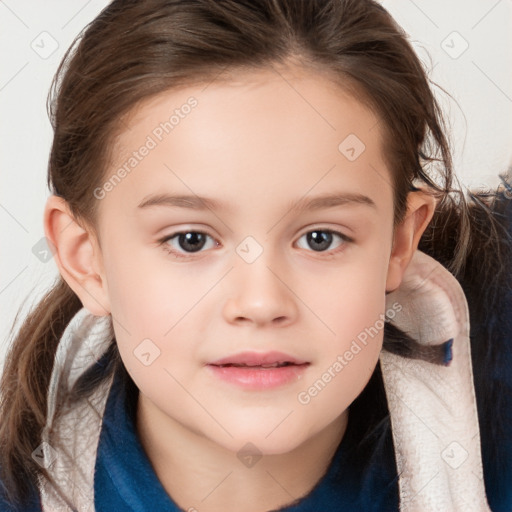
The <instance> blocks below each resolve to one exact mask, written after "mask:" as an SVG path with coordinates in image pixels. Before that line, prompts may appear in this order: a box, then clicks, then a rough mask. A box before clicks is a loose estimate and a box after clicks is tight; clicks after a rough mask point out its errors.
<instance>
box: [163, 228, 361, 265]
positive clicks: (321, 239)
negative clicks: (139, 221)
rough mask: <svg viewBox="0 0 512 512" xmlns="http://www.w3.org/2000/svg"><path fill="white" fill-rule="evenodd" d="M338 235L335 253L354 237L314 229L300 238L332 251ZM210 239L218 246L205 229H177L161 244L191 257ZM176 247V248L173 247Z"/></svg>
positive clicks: (180, 255) (319, 249)
mask: <svg viewBox="0 0 512 512" xmlns="http://www.w3.org/2000/svg"><path fill="white" fill-rule="evenodd" d="M336 237H338V238H339V239H340V240H341V242H340V243H339V245H338V247H337V248H335V250H333V251H332V252H333V253H337V252H339V251H342V250H343V249H344V247H345V245H346V244H347V243H348V242H353V241H354V239H353V238H350V237H348V236H346V235H344V234H343V233H340V232H339V231H334V230H332V229H322V228H319V229H314V230H311V231H308V232H307V233H304V235H302V236H301V237H300V238H299V240H301V239H303V238H305V239H306V243H307V244H309V245H310V247H312V248H313V251H314V252H331V251H327V249H328V248H329V247H330V246H331V245H332V243H333V240H334V239H335V238H336ZM208 239H210V240H212V242H213V245H211V246H210V248H211V247H216V246H218V245H219V244H218V242H217V241H216V240H214V239H213V238H212V237H211V236H210V235H208V233H205V232H203V231H191V230H190V231H177V232H176V233H172V234H171V235H168V236H166V237H165V238H163V239H161V240H159V242H160V245H161V246H162V248H163V249H164V251H166V252H167V253H169V254H171V255H173V256H175V257H176V258H189V257H191V255H193V254H194V253H197V252H200V251H201V250H202V249H203V248H204V247H205V245H206V243H207V241H208ZM171 241H172V242H174V243H173V244H170V243H168V242H171ZM173 247H174V248H173Z"/></svg>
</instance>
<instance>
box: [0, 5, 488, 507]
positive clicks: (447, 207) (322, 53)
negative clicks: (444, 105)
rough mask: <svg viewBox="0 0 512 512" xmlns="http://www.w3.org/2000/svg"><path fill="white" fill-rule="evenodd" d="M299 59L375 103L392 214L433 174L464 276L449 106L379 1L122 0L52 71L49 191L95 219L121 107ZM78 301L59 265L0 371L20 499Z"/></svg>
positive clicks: (439, 250) (435, 226) (11, 489)
mask: <svg viewBox="0 0 512 512" xmlns="http://www.w3.org/2000/svg"><path fill="white" fill-rule="evenodd" d="M292 62H293V63H298V64H299V65H302V66H304V67H306V68H308V67H309V68H314V69H317V70H320V71H322V72H326V73H328V74H329V76H330V77H332V79H333V80H336V82H337V83H338V84H339V85H340V87H341V88H344V89H345V90H346V91H347V92H349V93H351V94H352V95H353V96H355V97H356V98H357V99H358V100H359V101H362V102H364V103H366V104H367V105H369V106H370V107H371V108H372V109H373V110H374V111H375V112H376V114H377V116H378V118H379V120H380V121H381V123H382V133H383V137H384V138H385V141H384V142H385V143H384V145H383V147H384V148H385V158H386V162H387V164H388V166H389V169H392V170H393V188H394V205H395V224H397V223H399V222H400V221H401V220H402V219H403V216H404V214H405V208H406V200H407V194H408V192H409V190H411V185H412V183H413V181H414V180H416V183H424V184H426V185H427V186H428V188H429V189H430V191H431V192H432V193H433V194H435V195H436V196H437V197H438V206H437V209H436V214H435V217H434V219H433V221H432V223H431V226H429V228H428V229H427V231H426V232H425V235H424V237H423V240H422V248H423V250H425V251H426V252H429V253H430V254H432V255H442V256H443V258H442V260H443V261H442V262H443V264H444V265H445V266H446V267H447V268H448V269H449V270H450V271H451V272H452V273H453V274H454V275H455V276H457V277H460V276H461V274H462V272H463V270H464V266H465V262H466V260H467V251H468V249H469V248H470V247H471V243H472V242H471V238H470V217H471V214H470V209H469V207H468V204H467V202H466V198H465V196H464V194H463V193H462V192H460V191H457V190H454V189H453V180H454V179H455V178H454V176H453V173H452V161H451V156H450V149H449V143H448V140H447V136H446V134H445V126H444V122H443V117H442V114H441V111H440V108H439V106H438V103H437V102H436V100H435V98H434V95H433V93H432V91H431V88H430V84H431V83H432V82H431V81H430V79H429V78H428V77H427V72H426V70H425V69H424V67H423V65H422V64H421V62H420V61H419V59H418V57H417V56H416V54H415V52H414V51H413V49H412V47H411V45H410V43H409V42H408V40H407V35H406V34H405V32H404V31H403V30H402V29H401V28H400V26H399V25H398V24H397V23H396V22H395V21H394V19H393V18H392V17H391V16H390V15H389V13H388V12H387V11H386V10H385V9H384V8H383V7H382V6H381V5H380V4H379V3H377V1H373V0H315V1H312V0H242V1H235V0H220V1H219V0H181V1H175V0H174V1H173V0H146V1H144V2H139V1H134V0H115V1H113V2H112V3H111V4H110V5H108V6H107V7H106V8H105V9H104V10H103V11H102V12H101V13H100V14H99V15H98V16H97V17H96V19H94V20H93V21H92V22H91V23H90V24H89V25H88V26H87V27H86V28H85V29H84V30H83V31H82V33H81V34H79V36H78V37H77V38H76V39H75V41H74V43H73V44H72V46H71V47H70V48H69V49H68V51H67V52H66V54H65V56H64V59H63V61H62V62H61V64H60V66H59V68H58V71H57V73H56V75H55V77H54V81H53V84H52V89H51V91H50V96H49V102H48V108H49V115H50V118H51V121H52V126H53V129H54V138H53V144H52V147H51V154H50V159H49V170H48V186H49V188H50V190H51V191H52V193H54V194H57V195H59V196H61V197H63V198H64V199H65V200H66V201H67V202H68V204H69V206H70V208H71V211H72V213H73V214H74V215H75V217H76V219H77V220H78V221H79V222H83V223H84V224H86V225H88V226H89V227H91V229H94V226H95V222H96V218H95V214H96V206H97V199H96V198H95V195H94V193H93V191H94V189H95V188H96V187H98V186H101V184H102V182H103V180H104V175H105V173H106V170H107V168H108V165H109V162H110V158H111V152H112V148H113V146H114V142H115V136H116V134H118V133H119V132H120V131H121V130H122V129H123V121H122V120H123V116H124V115H125V114H128V113H129V112H131V111H133V109H134V108H135V107H136V106H137V105H139V104H140V102H142V101H143V100H146V99H148V98H149V97H151V96H153V95H156V94H158V93H161V92H163V91H166V90H169V89H171V88H178V87H183V86H186V85H188V84H194V85H195V84H198V83H200V82H203V83H205V82H210V81H212V80H215V79H217V80H218V79H220V78H219V76H220V73H222V72H223V71H237V70H248V71H250V70H253V69H257V68H258V69H262V68H265V67H269V66H280V65H283V66H285V65H287V64H288V63H292ZM476 204H477V206H478V207H479V208H480V209H481V210H482V211H484V210H485V211H487V212H488V213H485V214H484V216H485V218H486V221H487V222H494V221H493V220H492V214H491V213H490V210H489V209H488V208H483V206H482V204H483V203H482V204H480V203H476ZM487 219H488V220H487ZM482 231H483V230H482ZM488 238H489V239H490V238H491V237H488ZM495 238H496V237H495ZM440 240H442V244H443V245H441V246H440V245H439V241H440ZM452 242H453V243H452ZM81 307H82V305H81V303H80V300H79V299H78V297H77V296H76V295H75V294H74V292H73V291H72V290H71V289H70V288H69V286H68V285H67V283H66V282H65V281H64V280H63V279H62V277H59V279H58V282H57V283H56V284H55V286H54V287H53V288H52V289H51V290H50V291H48V293H47V294H46V295H45V297H44V298H43V299H42V300H41V302H40V303H39V304H38V305H37V307H35V308H33V310H32V311H31V312H30V314H29V315H28V317H27V318H26V319H25V320H24V323H23V325H22V327H21V329H20V330H19V332H18V333H17V334H16V336H15V337H14V340H13V342H12V346H11V348H10V351H9V353H8V356H7V359H6V363H5V368H4V373H3V376H2V379H1V383H0V392H1V400H2V401H1V406H0V417H1V418H2V422H1V425H0V439H1V443H2V444H1V446H2V451H1V454H0V467H1V469H2V472H3V474H2V481H3V482H4V484H5V486H6V490H7V492H8V495H9V497H10V499H12V500H24V499H25V498H26V497H27V496H28V493H29V483H28V482H33V481H34V476H35V475H36V474H37V473H39V472H40V473H44V469H42V468H40V467H39V466H38V465H37V464H35V463H34V461H33V460H32V458H31V453H32V451H33V450H34V449H35V447H37V446H38V445H39V443H40V435H41V431H42V428H43V426H44V423H45V418H46V393H47V389H48V384H49V377H50V372H51V369H52V366H53V357H54V355H55V352H56V348H57V344H58V341H59V338H60V336H61V335H62V333H63V330H64V328H65V326H66V325H67V323H68V322H69V321H70V319H71V318H72V316H73V315H74V314H75V313H76V312H77V311H78V310H79V309H80V308H81ZM118 363H119V360H118ZM119 364H120V363H119ZM82 392H85V391H84V390H82ZM384 401H385V398H384Z"/></svg>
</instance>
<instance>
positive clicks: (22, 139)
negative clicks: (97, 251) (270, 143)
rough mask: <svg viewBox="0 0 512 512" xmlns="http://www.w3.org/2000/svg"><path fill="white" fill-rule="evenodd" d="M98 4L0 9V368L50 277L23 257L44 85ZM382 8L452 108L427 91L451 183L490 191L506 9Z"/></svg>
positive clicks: (41, 137) (38, 222) (41, 133)
mask: <svg viewBox="0 0 512 512" xmlns="http://www.w3.org/2000/svg"><path fill="white" fill-rule="evenodd" d="M107 3H108V2H106V1H104V0H102V1H100V0H96V1H94V0H89V1H69V0H68V1H64V0H45V1H44V2H41V1H40V0H24V1H17V2H16V1H14V0H0V141H1V146H0V147H1V150H0V171H1V174H0V235H1V246H0V247H1V251H0V312H1V316H0V318H1V322H0V364H1V363H2V361H3V358H4V354H5V350H6V348H7V343H8V341H9V331H10V329H11V327H12V326H13V321H14V318H15V315H16V312H17V311H18V308H20V307H22V312H21V315H20V316H21V319H23V315H24V314H25V313H26V311H27V308H28V307H30V306H31V304H33V303H35V301H37V300H38V299H39V298H40V297H41V295H42V293H43V292H44V291H46V290H47V289H48V287H49V286H50V285H51V283H52V282H53V280H54V278H55V277H56V276H57V267H56V265H55V262H54V260H53V259H50V260H49V261H48V262H46V263H43V262H41V261H40V260H39V259H38V258H37V257H36V256H35V255H34V253H33V248H34V246H36V247H37V245H36V244H37V243H38V242H40V240H41V239H42V237H43V236H44V231H43V208H44V204H45V201H46V198H47V197H48V195H49V191H48V189H47V186H46V172H47V162H48V155H49V149H50V144H51V138H52V131H51V126H50V123H49V120H48V116H47V113H46V97H47V94H48V90H49V87H50V82H51V79H52V76H53V74H54V73H55V71H56V69H57V66H58V64H59V62H60V60H61V58H62V56H63V54H64V52H65V50H66V49H67V47H68V46H69V45H70V44H71V42H72V40H73V38H74V37H75V36H76V35H77V34H78V32H79V31H80V30H81V29H82V28H83V27H84V26H85V25H86V24H87V23H88V22H89V21H91V20H92V19H93V18H94V17H95V16H96V15H97V14H98V13H99V11H100V10H101V9H102V8H103V7H104V6H105V5H107ZM382 3H383V5H384V6H385V7H386V8H387V9H388V10H389V11H390V12H391V14H392V15H393V16H394V17H395V18H396V20H397V21H398V22H399V24H400V25H401V26H402V27H403V28H404V29H405V31H406V32H407V33H408V34H409V37H410V40H411V42H412V44H413V46H414V48H415V49H416V51H417V53H418V55H419V57H420V58H421V59H422V60H423V61H424V62H425V63H426V64H427V65H428V66H429V68H430V69H432V72H431V74H430V77H431V79H432V80H433V81H434V82H435V83H437V84H438V85H439V86H441V87H442V88H443V89H445V90H446V91H448V92H449V93H450V94H451V95H452V96H453V97H454V98H455V100H456V101H453V100H451V99H450V98H449V97H447V96H446V95H445V94H444V93H442V91H440V90H439V89H437V88H434V92H435V94H436V96H437V97H438V99H439V100H440V101H441V104H442V106H443V108H444V109H445V111H446V114H447V116H448V118H449V120H450V123H451V126H452V135H451V136H452V138H453V142H454V148H453V149H454V154H453V156H454V163H455V170H456V172H457V174H458V176H459V178H460V180H461V182H462V183H463V185H465V186H467V187H471V188H478V187H480V186H482V185H483V184H487V185H489V186H496V185H497V184H498V182H499V180H498V174H500V173H502V172H505V171H506V170H507V167H508V164H509V162H510V161H511V156H512V145H511V142H512V62H511V60H512V54H511V51H510V49H511V48H512V0H490V1H483V0H452V1H450V2H447V1H446V0H443V1H441V0H429V1H428V2H427V1H425V0H424V1H421V0H414V1H413V0H401V1H383V2H382ZM454 32H456V33H454ZM45 33H46V34H45ZM52 45H54V46H55V47H56V48H55V50H54V48H53V47H52ZM466 45H467V49H465V51H463V52H462V50H464V48H465V47H466ZM52 50H54V51H53V53H52V54H51V55H46V54H45V52H46V53H50V52H51V51H52ZM38 52H39V53H38ZM450 54H451V55H450ZM429 56H430V57H429ZM430 58H431V61H430ZM17 325H19V323H18V324H17Z"/></svg>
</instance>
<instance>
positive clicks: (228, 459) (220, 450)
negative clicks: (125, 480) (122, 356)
mask: <svg viewBox="0 0 512 512" xmlns="http://www.w3.org/2000/svg"><path fill="white" fill-rule="evenodd" d="M347 422H348V410H346V411H345V412H344V413H343V414H342V415H341V416H339V417H338V418H337V419H336V420H335V421H333V422H332V423H331V424H330V425H328V426H327V427H326V428H325V429H324V430H322V431H321V432H319V433H317V434H316V435H314V436H312V437H311V438H309V439H308V440H307V441H306V442H304V443H302V444H301V445H299V446H297V447H296V448H295V449H294V450H292V451H290V452H288V453H283V454H277V455H275V454H272V455H263V456H262V457H261V459H259V460H258V461H257V462H254V460H250V459H249V460H248V463H247V465H245V464H244V463H242V462H241V461H240V459H239V458H238V457H237V454H236V453H234V452H233V451H231V450H227V449H225V448H224V447H222V446H220V445H218V444H217V443H215V442H214V441H212V440H211V439H208V438H206V437H205V436H204V435H202V434H201V433H199V432H192V431H190V430H189V429H188V428H187V427H186V426H185V425H183V424H181V423H179V422H177V421H176V420H174V419H173V418H170V417H169V416H167V415H166V414H165V413H164V412H163V411H161V410H160V409H158V408H157V407H156V406H155V405H154V404H153V403H152V402H151V401H150V400H149V399H148V398H147V397H146V396H145V395H143V394H142V393H140V394H139V399H138V403H137V421H136V428H137V432H138V436H139V439H140V440H141V444H142V446H143V448H144V450H145V452H146V454H147V456H148V458H149V460H150V462H151V464H152V466H153V468H154V470H155V473H156V475H157V477H158V479H159V480H160V482H161V483H162V485H163V487H164V489H165V490H166V492H167V493H168V494H169V496H170V497H171V498H172V500H173V501H174V502H175V503H176V504H177V505H178V506H179V507H180V508H182V509H183V510H186V511H192V512H193V511H195V510H200V511H201V512H225V511H226V510H237V511H238V512H264V511H267V510H274V509H278V508H282V507H284V506H287V505H289V504H291V503H292V502H293V501H295V500H296V499H298V498H302V497H303V496H305V495H307V494H308V493H309V492H310V491H311V490H312V489H313V487H314V486H315V485H316V484H317V483H318V481H319V480H320V479H321V478H322V476H323V475H324V474H325V473H326V471H327V468H328V466H329V463H330V462H331V460H332V457H333V455H334V453H335V451H336V448H337V447H338V445H339V443H340V442H341V439H342V438H343V435H344V434H345V431H346V427H347Z"/></svg>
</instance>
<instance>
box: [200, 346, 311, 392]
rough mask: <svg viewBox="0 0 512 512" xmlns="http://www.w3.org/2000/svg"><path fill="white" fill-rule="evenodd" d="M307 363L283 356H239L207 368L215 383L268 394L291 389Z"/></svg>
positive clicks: (220, 361)
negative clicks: (268, 392) (219, 381)
mask: <svg viewBox="0 0 512 512" xmlns="http://www.w3.org/2000/svg"><path fill="white" fill-rule="evenodd" d="M309 365H310V363H309V361H304V360H302V359H298V358H296V357H294V356H291V355H289V354H285V353H283V352H240V353H238V354H233V355H231V356H228V357H224V358H222V359H218V360H217V361H213V362H211V363H208V364H207V365H206V368H207V371H208V372H210V375H212V376H213V377H214V378H215V379H220V380H221V381H224V382H225V383H227V384H228V385H229V386H236V387H238V388H239V389H243V390H246V391H259V392H263V391H270V390H272V389H276V388H277V387H280V386H285V385H293V383H296V382H297V381H298V380H299V379H301V378H302V377H303V375H304V373H305V372H306V371H307V368H308V367H309Z"/></svg>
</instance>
